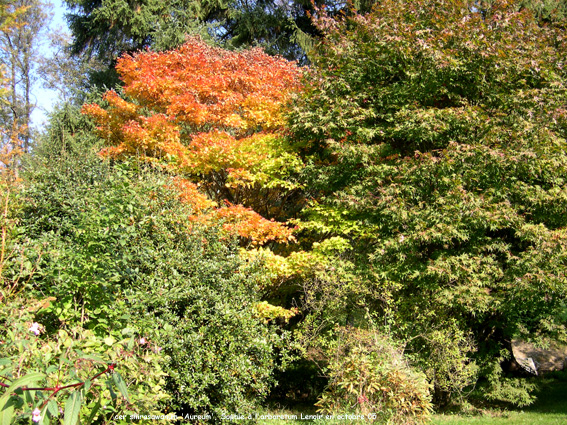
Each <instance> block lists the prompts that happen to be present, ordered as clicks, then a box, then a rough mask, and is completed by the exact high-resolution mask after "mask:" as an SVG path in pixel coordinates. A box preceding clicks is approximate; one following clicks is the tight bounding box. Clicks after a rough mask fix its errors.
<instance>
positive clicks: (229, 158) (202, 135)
mask: <svg viewBox="0 0 567 425" xmlns="http://www.w3.org/2000/svg"><path fill="white" fill-rule="evenodd" d="M117 70H118V72H119V74H120V76H121V78H122V80H123V81H124V87H123V94H122V96H121V95H119V94H118V93H116V92H115V91H108V92H107V93H106V94H105V95H104V100H105V101H106V103H107V106H105V107H104V108H103V107H101V106H100V105H98V104H90V105H85V106H84V107H83V111H84V113H86V114H87V115H89V116H91V117H93V118H94V119H95V121H96V122H97V124H98V131H99V134H100V135H101V136H102V137H103V138H104V139H105V140H106V142H107V144H108V147H106V148H105V149H103V151H102V152H101V155H103V156H106V157H111V158H121V157H126V156H136V157H138V158H141V159H142V160H144V161H147V162H150V163H153V164H156V165H158V166H160V167H163V168H165V169H167V170H168V171H170V172H173V173H174V174H175V175H176V176H177V178H176V179H175V180H174V185H175V186H176V187H177V188H178V189H179V190H180V193H181V195H180V196H181V197H182V199H184V200H186V201H187V202H190V203H191V204H192V205H193V206H194V209H195V219H196V220H200V221H205V222H206V221H211V220H212V221H222V222H223V223H224V224H223V225H224V227H225V228H226V229H227V230H228V231H230V232H231V233H235V234H238V235H239V236H241V237H243V238H247V239H248V240H250V241H251V243H252V244H254V245H261V244H264V243H266V242H268V241H278V242H287V241H289V240H291V239H292V234H291V230H290V229H289V228H288V227H287V226H285V225H284V224H282V223H280V222H277V221H275V220H274V219H275V218H277V219H282V218H285V216H286V212H285V211H286V209H285V205H286V204H288V203H287V200H288V199H289V198H290V197H293V196H295V193H296V191H297V186H296V185H295V184H293V183H292V182H291V181H290V179H289V176H290V175H291V174H292V173H293V172H294V170H296V169H297V168H298V167H300V166H301V162H300V160H299V158H298V156H297V155H296V154H295V153H294V152H293V151H292V150H291V148H290V147H289V146H288V145H287V143H286V141H285V139H284V138H283V137H282V128H283V116H282V107H283V106H284V105H285V104H286V103H287V102H288V101H289V100H290V97H291V95H292V94H293V92H294V91H297V89H298V88H299V77H300V73H301V70H300V69H299V68H298V67H297V66H296V64H294V63H292V62H289V61H287V60H285V59H282V58H277V57H272V56H269V55H267V54H265V53H264V52H262V50H260V49H251V50H246V51H241V52H231V51H227V50H223V49H220V48H215V47H211V46H209V45H207V44H206V43H204V42H203V41H202V40H200V39H199V38H190V39H188V41H187V42H186V43H185V44H184V45H183V46H181V47H179V48H178V49H176V50H172V51H169V52H159V53H158V52H151V51H146V52H140V53H136V54H134V55H126V56H123V57H122V58H121V59H119V61H118V65H117ZM268 218H269V219H268Z"/></svg>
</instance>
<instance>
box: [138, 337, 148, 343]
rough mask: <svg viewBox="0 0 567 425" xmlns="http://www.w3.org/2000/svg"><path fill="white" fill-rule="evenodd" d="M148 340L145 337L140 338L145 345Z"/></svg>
mask: <svg viewBox="0 0 567 425" xmlns="http://www.w3.org/2000/svg"><path fill="white" fill-rule="evenodd" d="M146 342H148V341H146V338H144V337H141V338H140V345H144V344H145V343H146Z"/></svg>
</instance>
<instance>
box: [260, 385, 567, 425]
mask: <svg viewBox="0 0 567 425" xmlns="http://www.w3.org/2000/svg"><path fill="white" fill-rule="evenodd" d="M301 414H303V416H304V417H305V416H306V415H313V414H316V411H315V409H314V407H313V406H312V405H307V404H305V405H297V406H294V407H293V408H282V407H281V406H271V407H270V408H268V409H266V410H264V411H262V412H259V413H258V415H264V416H267V415H272V416H276V417H278V419H259V420H258V423H259V424H260V425H284V424H290V423H301V424H305V425H307V424H317V425H319V424H330V425H334V424H337V425H338V424H347V423H348V424H356V423H367V424H368V423H369V422H368V421H358V422H355V421H352V420H351V421H338V420H324V419H322V420H305V419H301ZM284 415H287V417H293V416H294V415H295V416H296V417H297V419H295V420H294V419H283V417H284ZM431 424H432V425H565V424H567V381H565V380H561V381H557V380H554V381H548V382H547V383H546V384H545V386H544V387H543V389H542V391H541V392H540V394H539V396H538V400H537V401H536V402H535V403H534V404H533V405H532V406H529V407H527V408H524V409H518V410H507V411H506V410H505V411H503V410H487V411H486V412H485V414H484V415H477V416H463V415H444V414H436V415H434V416H433V420H432V422H431Z"/></svg>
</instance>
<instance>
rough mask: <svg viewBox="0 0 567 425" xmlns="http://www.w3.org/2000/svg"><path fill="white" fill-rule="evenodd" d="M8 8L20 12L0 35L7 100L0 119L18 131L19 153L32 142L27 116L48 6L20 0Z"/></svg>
mask: <svg viewBox="0 0 567 425" xmlns="http://www.w3.org/2000/svg"><path fill="white" fill-rule="evenodd" d="M10 10H11V12H12V13H16V11H17V10H21V11H22V13H19V14H18V16H17V17H16V19H15V21H14V23H13V25H11V26H9V27H6V28H4V29H3V30H2V32H1V34H0V45H1V53H0V54H1V56H2V63H3V64H4V66H5V67H6V69H7V72H8V75H7V77H8V81H9V92H8V93H9V94H8V99H9V102H8V106H7V107H4V113H3V115H4V117H3V119H4V125H5V126H7V127H10V128H12V132H13V133H18V135H17V137H18V138H20V139H21V144H22V146H21V147H22V150H23V152H29V150H30V147H31V144H32V134H31V121H30V119H31V113H32V111H33V109H34V108H35V104H34V100H33V93H32V90H33V86H34V84H35V82H36V81H35V76H34V74H35V71H36V69H37V67H38V64H39V62H40V60H41V55H40V53H39V45H40V40H41V37H42V31H43V30H44V29H45V28H46V26H47V23H48V21H49V19H48V16H49V7H48V5H46V4H44V3H42V2H40V1H38V0H21V1H16V2H13V3H11V4H10ZM12 137H14V136H12Z"/></svg>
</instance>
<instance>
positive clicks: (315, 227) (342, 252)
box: [290, 0, 567, 404]
mask: <svg viewBox="0 0 567 425" xmlns="http://www.w3.org/2000/svg"><path fill="white" fill-rule="evenodd" d="M317 23H318V26H319V28H320V29H321V31H323V32H324V33H325V38H324V40H323V41H322V42H321V43H320V44H319V45H318V46H317V48H316V50H315V52H314V54H313V56H312V61H313V63H314V68H313V70H312V72H311V75H310V77H309V78H308V79H307V81H306V82H305V90H304V92H303V95H302V97H301V99H300V100H298V101H297V102H296V104H295V106H294V110H293V112H292V114H291V118H290V120H291V128H292V130H293V140H298V142H297V147H298V148H300V149H302V152H303V156H304V159H305V161H306V162H307V163H308V164H309V165H308V166H307V167H306V168H305V172H304V175H303V183H304V185H305V187H306V188H309V190H308V193H307V195H308V197H309V198H310V207H309V208H307V209H306V210H305V215H304V219H303V222H302V223H301V224H300V229H302V233H299V236H301V237H302V238H303V240H304V241H309V240H311V241H312V242H316V245H314V246H319V247H321V246H322V245H323V244H326V246H327V249H326V251H325V250H321V248H319V251H323V253H326V256H327V261H326V262H324V261H320V262H319V264H323V266H322V267H320V268H319V269H318V271H317V274H316V277H317V279H313V280H312V283H311V284H310V286H309V288H308V292H307V294H308V295H310V297H308V300H312V301H310V303H309V304H308V306H309V307H310V308H311V310H310V311H311V317H312V318H311V319H309V320H308V322H307V323H309V321H311V323H314V324H313V325H309V326H310V327H309V329H317V326H320V328H319V329H332V326H331V325H332V324H333V323H335V322H337V323H339V324H341V325H345V324H347V323H348V324H351V325H353V324H355V325H356V326H359V327H362V328H365V327H367V326H369V323H383V324H384V325H383V327H382V331H383V332H386V333H388V334H390V335H393V336H394V337H395V339H396V340H398V341H401V342H403V343H404V344H405V353H406V356H409V357H410V358H412V359H413V360H414V362H415V363H416V364H418V365H420V367H421V368H422V370H424V371H425V372H426V373H427V375H428V378H429V379H430V381H431V382H432V383H433V384H434V386H435V395H436V401H437V403H443V402H446V401H447V399H448V397H449V396H451V395H452V394H453V395H454V394H458V393H459V392H460V391H462V390H463V389H464V388H467V387H471V386H472V385H473V384H475V383H477V382H479V384H480V383H483V385H484V386H483V387H482V388H483V389H482V396H483V397H485V398H487V399H501V400H506V401H511V402H515V403H518V404H526V403H529V401H530V397H529V396H528V395H527V393H526V392H525V391H524V390H525V389H528V387H526V386H524V384H522V383H521V382H519V381H517V380H507V379H506V378H504V377H503V370H502V369H501V367H500V363H501V362H503V361H504V360H506V359H507V360H510V358H511V350H510V348H511V340H512V338H517V337H521V338H525V339H530V340H540V341H541V340H542V339H543V338H544V337H545V336H550V335H552V336H554V337H556V338H559V339H561V340H565V336H566V335H565V322H564V320H563V319H562V318H563V317H564V313H565V311H564V305H565V299H566V296H567V280H566V278H565V274H564V272H563V270H564V269H565V265H566V261H567V234H566V233H565V230H564V229H565V225H566V224H567V222H566V217H567V214H566V213H567V202H566V200H567V197H566V196H565V189H564V176H565V172H566V171H567V155H566V154H565V152H566V148H567V142H566V140H565V137H566V132H565V129H566V128H567V127H566V124H567V121H566V118H567V115H566V114H565V109H564V105H565V99H566V93H567V92H566V90H565V88H566V87H565V83H566V71H565V69H564V66H563V63H564V57H565V53H566V50H565V49H566V47H567V45H566V44H565V40H564V37H563V35H562V30H561V28H560V27H558V26H556V25H554V24H553V23H548V24H546V25H540V24H539V21H538V19H536V18H534V16H533V14H532V13H531V12H530V11H529V10H528V9H525V8H524V9H520V8H518V7H517V6H516V5H515V4H514V3H513V2H505V1H495V2H490V4H489V5H487V6H486V7H485V8H483V9H482V10H481V9H479V8H471V7H470V4H469V3H468V2H465V1H445V0H420V1H412V2H406V1H402V2H397V1H384V2H380V3H379V4H377V5H376V6H375V8H374V9H373V11H372V12H371V13H369V14H367V15H360V14H355V15H353V16H348V17H345V18H344V19H339V20H334V19H331V18H329V17H328V16H326V15H325V14H324V13H321V14H320V15H319V16H318V19H317ZM322 241H323V242H322ZM329 248H332V249H329ZM322 301H323V302H322ZM369 321H370V322H369ZM481 378H484V379H481ZM479 379H481V380H480V381H479Z"/></svg>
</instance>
